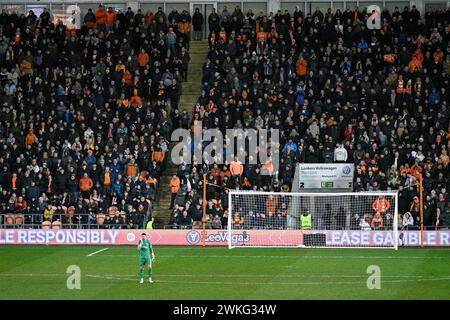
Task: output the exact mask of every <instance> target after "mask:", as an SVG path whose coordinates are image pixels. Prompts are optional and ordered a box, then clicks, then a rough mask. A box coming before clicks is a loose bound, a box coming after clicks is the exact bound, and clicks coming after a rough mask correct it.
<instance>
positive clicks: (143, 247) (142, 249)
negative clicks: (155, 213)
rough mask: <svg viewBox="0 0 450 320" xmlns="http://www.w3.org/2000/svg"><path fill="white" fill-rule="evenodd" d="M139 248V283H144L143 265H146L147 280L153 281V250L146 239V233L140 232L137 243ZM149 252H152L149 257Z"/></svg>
mask: <svg viewBox="0 0 450 320" xmlns="http://www.w3.org/2000/svg"><path fill="white" fill-rule="evenodd" d="M138 250H139V266H140V270H139V274H140V276H141V281H140V283H144V268H145V265H148V282H150V283H153V280H152V264H153V262H155V253H154V252H153V246H152V244H151V242H150V241H149V240H148V239H147V235H146V234H145V232H144V233H142V238H141V239H140V240H139V243H138ZM150 252H151V254H152V256H151V259H150Z"/></svg>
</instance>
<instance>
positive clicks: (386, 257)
mask: <svg viewBox="0 0 450 320" xmlns="http://www.w3.org/2000/svg"><path fill="white" fill-rule="evenodd" d="M101 257H130V258H131V257H133V258H136V255H131V254H102V255H101ZM158 257H162V258H202V259H203V258H224V259H225V258H226V259H235V258H245V259H247V258H253V259H258V258H263V259H267V258H274V259H298V258H302V259H309V258H311V259H450V255H449V256H448V257H427V256H423V257H422V256H301V255H298V256H268V255H261V256H244V255H242V256H240V255H237V256H228V255H164V254H159V255H158Z"/></svg>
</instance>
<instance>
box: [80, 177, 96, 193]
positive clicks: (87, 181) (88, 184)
mask: <svg viewBox="0 0 450 320" xmlns="http://www.w3.org/2000/svg"><path fill="white" fill-rule="evenodd" d="M93 186H94V182H92V179H91V178H89V177H86V178H81V179H80V190H81V191H89V190H91V189H92V187H93Z"/></svg>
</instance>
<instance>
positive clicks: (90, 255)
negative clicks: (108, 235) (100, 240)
mask: <svg viewBox="0 0 450 320" xmlns="http://www.w3.org/2000/svg"><path fill="white" fill-rule="evenodd" d="M108 249H109V248H103V249H100V250H98V251H95V252H92V253H90V254H88V255H87V257H92V256H93V255H95V254H97V253H100V252H102V251H105V250H108Z"/></svg>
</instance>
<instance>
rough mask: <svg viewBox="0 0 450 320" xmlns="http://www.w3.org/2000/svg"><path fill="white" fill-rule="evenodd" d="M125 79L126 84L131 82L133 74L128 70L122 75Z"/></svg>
mask: <svg viewBox="0 0 450 320" xmlns="http://www.w3.org/2000/svg"><path fill="white" fill-rule="evenodd" d="M122 78H123V79H124V80H125V83H126V84H127V85H130V84H131V83H132V82H133V76H132V74H131V73H130V72H125V73H124V74H123V77H122Z"/></svg>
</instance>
